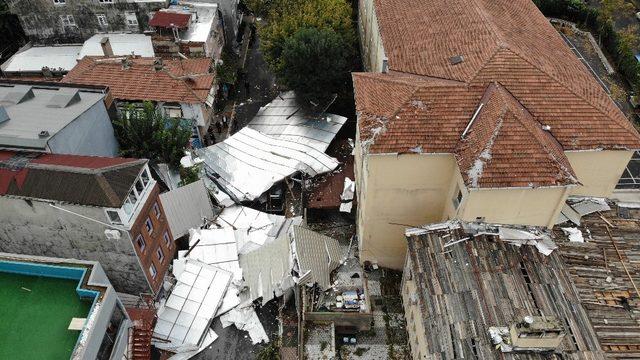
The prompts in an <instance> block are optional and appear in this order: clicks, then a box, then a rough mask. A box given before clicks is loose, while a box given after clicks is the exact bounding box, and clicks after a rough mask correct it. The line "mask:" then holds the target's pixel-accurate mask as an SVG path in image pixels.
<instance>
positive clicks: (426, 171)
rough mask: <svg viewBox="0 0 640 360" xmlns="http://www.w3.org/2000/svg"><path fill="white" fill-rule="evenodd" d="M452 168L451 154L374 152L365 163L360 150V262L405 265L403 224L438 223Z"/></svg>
mask: <svg viewBox="0 0 640 360" xmlns="http://www.w3.org/2000/svg"><path fill="white" fill-rule="evenodd" d="M357 143H358V142H357ZM358 148H359V144H357V146H356V149H358ZM454 168H455V160H454V158H453V155H451V154H420V155H418V154H407V155H374V156H368V157H366V158H365V159H364V161H362V160H361V156H360V153H359V151H356V174H357V175H356V180H357V184H356V188H357V189H358V196H359V198H358V204H359V205H358V235H359V240H360V259H361V261H366V260H369V261H372V262H377V263H378V264H379V265H380V266H385V267H391V268H394V269H402V265H403V262H404V254H405V252H406V243H405V240H404V230H405V228H406V227H407V226H408V225H413V226H418V225H422V224H425V223H432V222H438V221H440V219H441V218H442V213H443V211H444V207H445V203H446V201H448V198H447V191H448V189H449V187H450V184H451V182H452V180H453V175H454Z"/></svg>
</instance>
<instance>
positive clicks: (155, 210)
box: [153, 203, 162, 219]
mask: <svg viewBox="0 0 640 360" xmlns="http://www.w3.org/2000/svg"><path fill="white" fill-rule="evenodd" d="M153 213H154V214H155V215H156V219H160V216H162V213H161V212H160V205H158V203H154V204H153Z"/></svg>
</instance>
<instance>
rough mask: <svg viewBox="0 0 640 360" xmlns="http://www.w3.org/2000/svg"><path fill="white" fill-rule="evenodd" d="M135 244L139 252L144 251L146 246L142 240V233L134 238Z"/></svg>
mask: <svg viewBox="0 0 640 360" xmlns="http://www.w3.org/2000/svg"><path fill="white" fill-rule="evenodd" d="M136 244H137V245H138V249H140V252H144V249H145V248H146V247H147V243H146V242H145V241H144V238H143V237H142V235H138V237H137V238H136Z"/></svg>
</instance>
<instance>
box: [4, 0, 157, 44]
mask: <svg viewBox="0 0 640 360" xmlns="http://www.w3.org/2000/svg"><path fill="white" fill-rule="evenodd" d="M56 1H58V2H60V1H65V3H64V4H59V3H54V0H8V5H9V9H10V11H11V12H12V13H14V14H16V15H18V17H19V18H20V23H21V24H22V28H23V29H24V32H25V34H26V35H27V36H28V37H29V38H30V39H31V40H32V41H34V42H36V43H41V44H51V43H81V42H83V41H84V40H86V39H88V38H89V37H91V36H92V35H94V34H96V33H98V32H125V31H130V32H134V33H139V32H142V31H144V30H148V24H149V18H150V14H149V13H150V12H153V11H157V10H158V9H162V8H166V7H167V1H166V0H158V1H146V2H135V1H123V0H113V2H112V3H101V2H100V1H99V0H56ZM126 12H134V13H135V14H136V18H137V21H138V25H128V24H127V20H126V18H125V13H126ZM66 15H72V16H73V19H74V22H75V26H63V25H62V21H61V19H60V17H61V16H66ZM98 15H105V16H106V19H107V25H106V26H102V25H100V24H99V23H98Z"/></svg>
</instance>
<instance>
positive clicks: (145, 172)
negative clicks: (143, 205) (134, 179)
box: [140, 168, 150, 186]
mask: <svg viewBox="0 0 640 360" xmlns="http://www.w3.org/2000/svg"><path fill="white" fill-rule="evenodd" d="M140 179H141V180H142V183H143V184H144V186H147V184H148V183H149V179H150V178H149V170H147V169H146V168H145V169H144V170H143V171H142V175H140Z"/></svg>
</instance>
